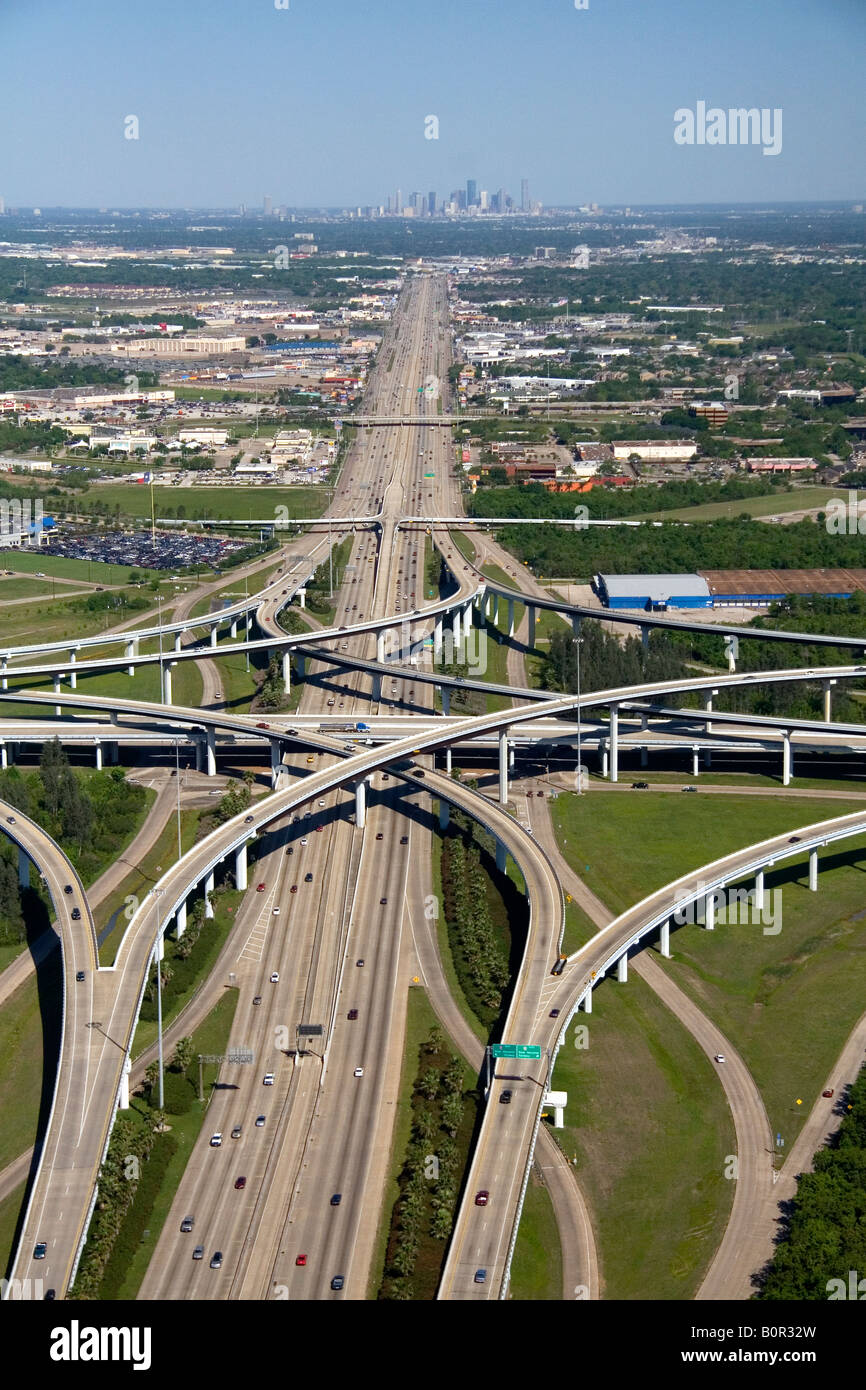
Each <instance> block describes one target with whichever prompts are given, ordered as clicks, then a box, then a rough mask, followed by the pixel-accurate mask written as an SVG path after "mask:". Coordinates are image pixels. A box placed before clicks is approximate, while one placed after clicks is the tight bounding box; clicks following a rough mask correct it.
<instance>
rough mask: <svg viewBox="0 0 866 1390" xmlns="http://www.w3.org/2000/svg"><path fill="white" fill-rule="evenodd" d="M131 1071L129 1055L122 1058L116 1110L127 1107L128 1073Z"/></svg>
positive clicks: (126, 1108)
mask: <svg viewBox="0 0 866 1390" xmlns="http://www.w3.org/2000/svg"><path fill="white" fill-rule="evenodd" d="M131 1071H132V1063H131V1062H130V1060H129V1057H124V1059H123V1072H122V1073H121V1077H120V1100H119V1101H118V1103H117V1108H118V1110H128V1109H129V1073H130V1072H131Z"/></svg>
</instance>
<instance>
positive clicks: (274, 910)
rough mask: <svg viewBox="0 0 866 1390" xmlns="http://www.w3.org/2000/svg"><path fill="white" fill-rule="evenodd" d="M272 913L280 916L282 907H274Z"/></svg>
mask: <svg viewBox="0 0 866 1390" xmlns="http://www.w3.org/2000/svg"><path fill="white" fill-rule="evenodd" d="M271 915H272V916H274V917H279V915H280V909H279V908H278V907H274V908H272V909H271Z"/></svg>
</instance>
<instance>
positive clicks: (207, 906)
mask: <svg viewBox="0 0 866 1390" xmlns="http://www.w3.org/2000/svg"><path fill="white" fill-rule="evenodd" d="M212 893H213V870H211V872H210V873H209V874H207V875H206V876H205V881H204V915H205V917H213V903H212V902H211V894H212Z"/></svg>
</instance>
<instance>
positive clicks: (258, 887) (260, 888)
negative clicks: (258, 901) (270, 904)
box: [256, 883, 265, 893]
mask: <svg viewBox="0 0 866 1390" xmlns="http://www.w3.org/2000/svg"><path fill="white" fill-rule="evenodd" d="M264 891H265V885H264V884H263V883H259V884H257V885H256V892H257V893H264Z"/></svg>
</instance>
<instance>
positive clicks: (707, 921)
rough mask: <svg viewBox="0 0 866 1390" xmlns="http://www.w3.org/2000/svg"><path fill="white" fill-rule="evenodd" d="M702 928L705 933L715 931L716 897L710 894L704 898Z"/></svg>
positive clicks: (713, 893) (712, 893)
mask: <svg viewBox="0 0 866 1390" xmlns="http://www.w3.org/2000/svg"><path fill="white" fill-rule="evenodd" d="M704 927H705V928H706V930H707V931H715V929H716V895H715V892H710V893H708V894H707V896H706V897H705V898H704Z"/></svg>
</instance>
